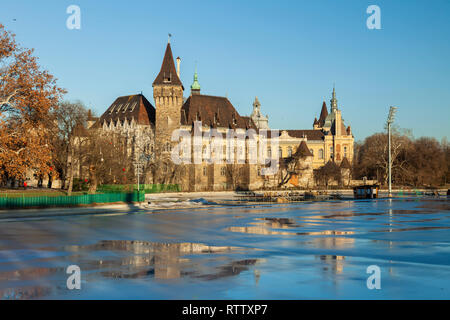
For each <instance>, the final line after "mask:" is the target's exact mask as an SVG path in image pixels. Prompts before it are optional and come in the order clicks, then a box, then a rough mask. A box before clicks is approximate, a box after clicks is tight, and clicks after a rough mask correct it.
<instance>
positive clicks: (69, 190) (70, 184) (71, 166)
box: [67, 143, 74, 196]
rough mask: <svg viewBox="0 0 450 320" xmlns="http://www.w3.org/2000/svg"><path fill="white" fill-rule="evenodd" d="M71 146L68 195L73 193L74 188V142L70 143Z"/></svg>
mask: <svg viewBox="0 0 450 320" xmlns="http://www.w3.org/2000/svg"><path fill="white" fill-rule="evenodd" d="M69 148H70V169H69V187H68V188H67V195H69V196H70V195H72V189H73V171H74V168H73V167H74V165H73V162H74V161H73V160H74V159H73V155H74V152H73V147H72V144H71V143H70V144H69Z"/></svg>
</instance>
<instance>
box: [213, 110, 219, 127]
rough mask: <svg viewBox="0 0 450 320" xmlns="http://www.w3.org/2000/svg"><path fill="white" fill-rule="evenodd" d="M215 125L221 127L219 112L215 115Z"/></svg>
mask: <svg viewBox="0 0 450 320" xmlns="http://www.w3.org/2000/svg"><path fill="white" fill-rule="evenodd" d="M214 124H217V125H219V114H218V113H217V112H216V113H215V114H214Z"/></svg>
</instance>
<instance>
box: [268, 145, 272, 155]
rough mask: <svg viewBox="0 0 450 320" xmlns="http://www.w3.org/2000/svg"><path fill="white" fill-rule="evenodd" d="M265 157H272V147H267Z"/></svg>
mask: <svg viewBox="0 0 450 320" xmlns="http://www.w3.org/2000/svg"><path fill="white" fill-rule="evenodd" d="M267 157H269V158H271V157H272V148H271V147H268V148H267Z"/></svg>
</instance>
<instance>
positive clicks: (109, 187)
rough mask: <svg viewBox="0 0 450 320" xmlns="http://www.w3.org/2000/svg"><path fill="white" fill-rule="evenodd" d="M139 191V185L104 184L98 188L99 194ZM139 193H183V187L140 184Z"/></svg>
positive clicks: (177, 185)
mask: <svg viewBox="0 0 450 320" xmlns="http://www.w3.org/2000/svg"><path fill="white" fill-rule="evenodd" d="M137 189H138V185H137V184H125V185H123V184H104V185H101V186H98V187H97V191H98V192H132V191H137ZM139 191H144V192H145V193H159V192H165V191H174V192H181V187H180V185H179V184H140V185H139Z"/></svg>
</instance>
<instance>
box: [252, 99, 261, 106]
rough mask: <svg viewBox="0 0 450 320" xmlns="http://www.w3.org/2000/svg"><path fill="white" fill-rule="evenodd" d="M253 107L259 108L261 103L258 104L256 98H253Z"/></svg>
mask: <svg viewBox="0 0 450 320" xmlns="http://www.w3.org/2000/svg"><path fill="white" fill-rule="evenodd" d="M253 106H254V107H260V106H261V103H259V100H258V97H255V101H254V102H253Z"/></svg>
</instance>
